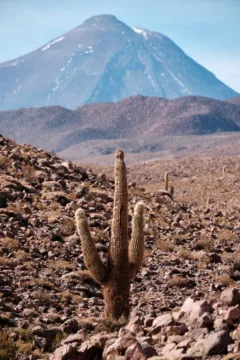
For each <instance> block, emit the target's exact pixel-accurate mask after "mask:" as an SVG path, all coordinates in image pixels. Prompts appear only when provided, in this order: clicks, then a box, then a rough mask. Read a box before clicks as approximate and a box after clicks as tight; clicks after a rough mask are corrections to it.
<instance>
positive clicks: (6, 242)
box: [1, 237, 20, 250]
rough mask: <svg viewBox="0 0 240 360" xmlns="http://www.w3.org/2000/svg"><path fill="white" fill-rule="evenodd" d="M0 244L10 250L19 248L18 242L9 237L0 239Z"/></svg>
mask: <svg viewBox="0 0 240 360" xmlns="http://www.w3.org/2000/svg"><path fill="white" fill-rule="evenodd" d="M1 242H2V246H4V247H6V248H8V249H10V250H16V249H18V248H19V246H20V245H19V242H18V240H16V239H14V238H10V237H6V238H3V239H1Z"/></svg>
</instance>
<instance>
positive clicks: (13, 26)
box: [0, 0, 240, 92]
mask: <svg viewBox="0 0 240 360" xmlns="http://www.w3.org/2000/svg"><path fill="white" fill-rule="evenodd" d="M99 14H112V15H116V16H117V17H118V18H119V19H120V20H122V21H123V22H125V23H127V24H128V25H130V26H140V27H145V28H147V29H149V30H154V31H158V32H161V33H163V34H165V35H167V36H168V37H170V38H171V39H172V40H173V41H174V42H175V43H176V44H177V45H178V46H180V47H181V48H182V49H183V50H184V51H185V53H187V54H188V55H189V56H190V57H192V58H193V59H194V60H196V61H197V62H198V63H200V64H201V65H203V66H205V67H206V68H207V69H209V70H210V71H212V72H213V73H214V74H215V75H216V76H217V77H218V78H219V79H220V80H222V81H223V82H224V83H226V84H227V85H229V86H230V87H232V88H233V89H234V90H236V91H238V92H240V39H239V34H240V20H239V19H240V0H84V1H82V0H0V62H3V61H7V60H11V59H13V58H16V57H18V56H21V55H24V54H25V53H27V52H30V51H32V50H34V49H36V48H38V47H40V46H42V45H43V44H45V43H47V42H49V41H50V40H52V39H53V38H55V37H58V36H59V35H61V34H63V33H64V32H67V31H69V30H71V29H72V28H74V27H76V26H78V25H80V24H81V23H82V22H83V21H84V20H85V19H87V18H89V17H91V16H93V15H99Z"/></svg>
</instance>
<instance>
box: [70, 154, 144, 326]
mask: <svg viewBox="0 0 240 360" xmlns="http://www.w3.org/2000/svg"><path fill="white" fill-rule="evenodd" d="M114 173H115V174H114V175H115V192H114V205H113V219H112V233H111V242H110V248H109V256H108V264H107V266H105V265H104V264H103V263H102V260H101V259H100V257H99V255H98V252H97V249H96V247H95V244H94V242H93V240H92V238H91V234H90V231H89V227H88V223H87V220H86V217H85V213H84V211H83V210H82V209H78V210H77V211H76V224H77V230H78V233H79V236H80V239H81V243H82V251H83V256H84V262H85V265H86V266H87V268H88V269H89V270H90V271H91V273H92V275H93V277H94V278H95V279H96V280H97V281H99V282H100V283H101V284H102V286H103V295H104V304H105V308H104V317H105V318H111V319H114V320H117V319H119V318H120V317H122V316H123V317H125V318H128V317H129V313H130V304H129V292H130V280H131V278H132V277H134V276H135V275H136V273H137V272H138V271H139V269H140V267H141V264H142V261H143V250H144V236H143V204H142V203H138V204H137V205H136V207H135V210H134V216H133V230H132V239H131V241H130V244H128V187H127V176H126V166H125V163H124V153H123V151H122V150H117V151H116V153H115V169H114Z"/></svg>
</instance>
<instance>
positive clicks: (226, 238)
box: [218, 229, 237, 243]
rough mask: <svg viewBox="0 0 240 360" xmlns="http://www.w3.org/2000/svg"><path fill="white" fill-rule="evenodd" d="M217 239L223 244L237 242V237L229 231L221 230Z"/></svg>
mask: <svg viewBox="0 0 240 360" xmlns="http://www.w3.org/2000/svg"><path fill="white" fill-rule="evenodd" d="M218 238H219V239H220V240H221V241H223V242H225V243H228V242H234V241H236V240H237V235H236V234H234V233H233V232H232V231H230V230H226V229H224V230H222V231H220V232H219V234H218Z"/></svg>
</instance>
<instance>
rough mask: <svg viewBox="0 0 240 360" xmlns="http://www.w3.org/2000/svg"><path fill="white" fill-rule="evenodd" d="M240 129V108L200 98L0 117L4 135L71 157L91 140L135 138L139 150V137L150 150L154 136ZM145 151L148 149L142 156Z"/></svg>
mask: <svg viewBox="0 0 240 360" xmlns="http://www.w3.org/2000/svg"><path fill="white" fill-rule="evenodd" d="M239 130H240V107H239V106H237V105H234V104H229V103H228V102H225V101H218V100H213V99H209V98H202V97H195V96H186V97H182V98H180V99H175V100H167V99H163V98H154V97H152V98H148V97H143V96H136V97H130V98H128V99H125V100H123V101H120V102H118V103H103V104H89V105H84V106H81V107H79V108H77V109H76V110H67V109H64V108H62V107H42V108H31V109H20V110H13V111H3V112H0V131H1V133H2V134H4V136H8V137H10V138H13V139H14V140H15V141H18V142H24V143H30V144H32V145H34V146H38V147H41V148H48V150H51V151H52V150H54V151H55V152H60V151H65V152H66V153H67V152H68V150H69V153H70V151H71V152H72V149H71V147H72V146H76V145H79V144H81V143H83V147H85V145H84V143H85V142H86V141H88V140H109V139H123V138H129V139H131V142H132V146H133V147H134V146H135V147H137V146H138V145H139V140H138V138H139V137H142V138H144V139H145V140H144V142H145V147H146V148H147V146H149V147H151V138H153V137H155V139H158V138H159V137H160V136H180V135H181V136H183V135H184V136H185V135H203V134H211V133H219V132H230V131H231V132H234V131H239ZM114 146H115V145H114ZM114 148H115V147H114ZM106 151H107V150H106ZM141 151H144V148H142V150H141V148H139V150H138V151H137V152H141ZM112 152H114V149H113V151H112ZM76 154H78V152H76ZM76 154H74V155H75V156H74V157H73V158H76Z"/></svg>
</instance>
